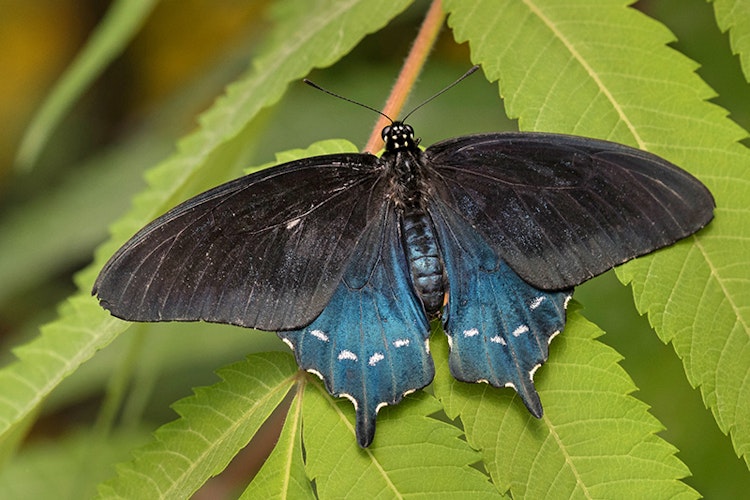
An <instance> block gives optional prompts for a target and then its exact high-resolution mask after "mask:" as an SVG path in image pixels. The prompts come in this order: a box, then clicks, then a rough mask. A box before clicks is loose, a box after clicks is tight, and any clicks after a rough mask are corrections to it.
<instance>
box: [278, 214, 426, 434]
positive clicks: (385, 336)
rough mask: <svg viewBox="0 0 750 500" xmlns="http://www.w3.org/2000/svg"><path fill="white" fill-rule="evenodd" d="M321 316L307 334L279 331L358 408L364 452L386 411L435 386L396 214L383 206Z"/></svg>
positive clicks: (303, 362) (304, 364) (305, 363)
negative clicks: (381, 413)
mask: <svg viewBox="0 0 750 500" xmlns="http://www.w3.org/2000/svg"><path fill="white" fill-rule="evenodd" d="M353 255H354V260H353V261H352V262H351V263H350V264H349V267H348V268H347V270H346V272H345V274H344V278H343V280H342V281H341V283H340V284H339V286H338V288H337V289H336V291H335V292H334V294H333V297H332V298H331V301H330V302H329V303H328V305H327V306H326V308H325V309H324V310H323V312H322V313H321V314H320V315H319V316H318V317H317V318H316V319H315V321H313V322H312V323H311V324H310V325H308V326H307V327H305V328H304V329H300V330H295V331H288V332H279V336H280V337H281V338H282V339H283V340H284V341H285V342H287V344H289V345H290V346H291V347H292V349H293V350H294V353H295V355H296V357H297V362H298V363H299V365H300V367H301V368H303V369H305V370H307V371H309V372H312V373H315V374H316V375H318V376H319V377H320V378H322V379H323V381H324V382H325V384H326V388H327V389H328V391H329V392H330V393H331V394H334V395H336V396H343V397H346V398H348V399H350V400H351V401H352V403H354V407H355V410H356V414H357V416H356V419H357V423H356V432H357V441H358V442H359V444H360V446H362V447H366V446H368V445H369V444H370V443H371V442H372V438H373V436H374V433H375V418H376V415H377V412H378V410H379V409H380V408H381V407H382V406H384V405H393V404H396V403H398V402H399V401H401V399H402V398H403V396H404V395H405V394H407V393H409V392H412V391H415V390H417V389H420V388H422V387H424V386H426V385H427V384H429V383H430V382H431V381H432V378H433V376H434V372H435V369H434V366H433V363H432V358H431V357H430V354H429V347H428V345H427V340H428V338H429V334H430V328H429V323H428V321H427V317H426V315H425V312H424V310H423V308H422V305H421V303H420V302H419V300H418V299H417V298H416V296H415V295H414V292H413V291H412V287H411V281H410V278H409V271H408V264H407V262H406V259H405V256H404V251H403V247H402V246H401V240H400V238H399V233H398V222H397V219H396V215H395V212H394V211H393V210H392V209H389V208H388V207H387V206H386V207H384V210H383V215H382V217H380V218H379V219H376V220H375V221H374V222H373V223H372V224H371V226H370V227H369V228H368V229H367V230H366V231H365V233H364V235H363V237H362V239H361V240H360V242H359V244H358V246H357V249H356V251H355V252H354V254H353Z"/></svg>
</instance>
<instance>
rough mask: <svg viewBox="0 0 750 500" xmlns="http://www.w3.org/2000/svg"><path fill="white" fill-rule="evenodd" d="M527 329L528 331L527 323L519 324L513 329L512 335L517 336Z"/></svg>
mask: <svg viewBox="0 0 750 500" xmlns="http://www.w3.org/2000/svg"><path fill="white" fill-rule="evenodd" d="M528 331H529V327H528V325H521V326H519V327H518V328H516V329H515V330H513V336H514V337H518V336H519V335H521V334H522V333H526V332H528Z"/></svg>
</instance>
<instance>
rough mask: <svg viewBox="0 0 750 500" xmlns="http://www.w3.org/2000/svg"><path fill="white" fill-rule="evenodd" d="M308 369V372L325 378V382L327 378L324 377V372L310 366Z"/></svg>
mask: <svg viewBox="0 0 750 500" xmlns="http://www.w3.org/2000/svg"><path fill="white" fill-rule="evenodd" d="M306 371H307V372H308V373H312V374H313V375H315V376H316V377H318V378H319V379H320V380H323V381H324V382H325V379H324V378H323V374H322V373H320V372H319V371H318V370H316V369H314V368H308V369H307V370H306Z"/></svg>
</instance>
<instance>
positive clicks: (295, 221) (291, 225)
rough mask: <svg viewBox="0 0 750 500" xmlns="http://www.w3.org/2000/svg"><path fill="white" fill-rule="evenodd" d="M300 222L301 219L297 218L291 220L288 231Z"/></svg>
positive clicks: (287, 225)
mask: <svg viewBox="0 0 750 500" xmlns="http://www.w3.org/2000/svg"><path fill="white" fill-rule="evenodd" d="M299 221H300V219H299V217H298V218H296V219H292V220H290V221H289V222H287V223H286V228H287V229H292V228H293V227H294V226H296V225H297V224H299Z"/></svg>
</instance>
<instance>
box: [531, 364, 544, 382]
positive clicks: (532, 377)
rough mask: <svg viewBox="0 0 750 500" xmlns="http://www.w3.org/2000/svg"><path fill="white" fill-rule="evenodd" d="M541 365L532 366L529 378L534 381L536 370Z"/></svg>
mask: <svg viewBox="0 0 750 500" xmlns="http://www.w3.org/2000/svg"><path fill="white" fill-rule="evenodd" d="M540 366H542V364H541V363H538V364H536V365H534V368H532V369H531V371H530V372H529V378H530V379H531V381H532V382H533V381H534V374H535V373H536V371H537V370H538V369H539V367H540Z"/></svg>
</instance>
